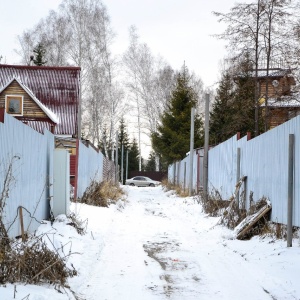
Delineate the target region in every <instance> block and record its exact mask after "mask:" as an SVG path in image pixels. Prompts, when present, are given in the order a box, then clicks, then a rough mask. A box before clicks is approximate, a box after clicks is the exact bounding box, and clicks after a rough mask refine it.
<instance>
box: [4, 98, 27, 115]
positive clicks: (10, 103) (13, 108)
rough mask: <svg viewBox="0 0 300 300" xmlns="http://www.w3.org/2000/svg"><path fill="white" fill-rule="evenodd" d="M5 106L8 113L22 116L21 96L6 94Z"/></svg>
mask: <svg viewBox="0 0 300 300" xmlns="http://www.w3.org/2000/svg"><path fill="white" fill-rule="evenodd" d="M5 107H6V112H7V113H8V114H11V115H14V116H23V96H14V95H9V96H6V97H5Z"/></svg>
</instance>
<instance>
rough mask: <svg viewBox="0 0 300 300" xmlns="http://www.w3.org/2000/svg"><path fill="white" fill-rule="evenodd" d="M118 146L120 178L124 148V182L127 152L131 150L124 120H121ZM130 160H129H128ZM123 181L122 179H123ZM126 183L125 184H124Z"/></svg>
mask: <svg viewBox="0 0 300 300" xmlns="http://www.w3.org/2000/svg"><path fill="white" fill-rule="evenodd" d="M118 133H119V134H118V137H119V141H118V145H119V151H118V164H119V166H120V176H121V174H122V171H121V166H122V146H123V180H125V176H126V152H127V150H129V138H128V134H127V129H126V124H125V120H124V118H121V121H120V126H119V130H118ZM128 160H129V159H128ZM121 181H122V179H121ZM123 183H124V182H123Z"/></svg>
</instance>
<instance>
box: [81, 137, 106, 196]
mask: <svg viewBox="0 0 300 300" xmlns="http://www.w3.org/2000/svg"><path fill="white" fill-rule="evenodd" d="M103 159H104V156H103V154H102V153H101V152H97V151H95V149H93V148H92V147H87V146H85V145H84V144H83V143H82V142H80V143H79V159H78V183H77V184H78V185H77V197H78V198H81V197H82V196H83V194H84V192H85V190H86V188H87V187H88V186H89V185H90V183H91V182H92V181H93V180H95V181H98V182H99V181H103Z"/></svg>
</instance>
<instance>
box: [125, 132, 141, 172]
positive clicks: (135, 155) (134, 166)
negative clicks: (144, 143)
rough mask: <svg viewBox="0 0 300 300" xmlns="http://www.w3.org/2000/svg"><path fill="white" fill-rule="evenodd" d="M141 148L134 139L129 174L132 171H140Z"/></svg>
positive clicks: (129, 159) (130, 154)
mask: <svg viewBox="0 0 300 300" xmlns="http://www.w3.org/2000/svg"><path fill="white" fill-rule="evenodd" d="M139 153H140V152H139V147H138V143H137V140H136V139H135V138H134V139H133V141H132V143H131V145H130V147H129V153H128V173H129V172H130V171H138V169H139Z"/></svg>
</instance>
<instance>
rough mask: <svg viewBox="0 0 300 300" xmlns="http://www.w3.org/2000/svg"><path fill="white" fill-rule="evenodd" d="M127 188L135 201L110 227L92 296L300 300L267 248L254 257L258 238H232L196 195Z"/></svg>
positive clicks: (109, 299) (104, 299)
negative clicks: (275, 269)
mask: <svg viewBox="0 0 300 300" xmlns="http://www.w3.org/2000/svg"><path fill="white" fill-rule="evenodd" d="M125 188H126V190H127V193H128V202H127V204H126V205H125V208H124V209H121V210H116V212H115V214H114V217H113V218H112V221H111V224H110V226H108V227H106V232H105V234H103V236H104V237H105V239H104V246H103V249H102V252H101V253H100V255H99V257H97V260H96V261H95V264H94V266H93V272H92V273H91V274H90V276H89V277H88V278H86V282H85V283H84V285H83V286H82V289H81V292H80V294H81V295H84V296H85V299H95V300H96V299H97V300H98V299H101V300H119V299H120V300H127V299H128V300H132V299H137V300H139V299H141V300H142V299H143V300H146V299H178V300H179V299H180V300H183V299H189V300H190V299H203V300H204V299H210V300H211V299H249V300H250V299H251V300H253V299H299V298H297V297H298V296H294V295H293V292H292V290H291V291H290V290H289V289H290V288H289V287H287V290H286V283H285V282H281V278H280V277H279V279H276V276H275V277H274V278H273V279H272V276H273V275H274V274H272V273H271V274H269V273H268V270H265V263H264V262H263V258H264V257H263V256H262V257H261V260H262V263H260V258H259V259H257V258H258V257H259V255H261V253H259V254H258V255H256V256H255V257H256V260H254V261H251V262H249V259H251V253H252V254H253V253H254V252H255V249H251V243H250V244H248V245H247V243H249V242H242V241H236V240H232V239H231V235H232V232H231V231H229V230H226V229H225V228H223V227H220V226H214V225H215V224H216V223H217V221H218V219H217V218H209V217H205V215H203V213H202V212H201V207H200V205H198V204H197V203H195V201H193V200H192V199H191V198H187V199H183V198H181V199H180V198H178V197H175V196H174V195H173V194H172V193H171V192H168V193H164V192H163V191H162V188H161V187H158V188H137V187H125ZM95 224H96V222H95ZM95 224H94V222H93V226H95ZM99 226H100V227H101V220H99ZM99 231H101V229H100V228H99ZM237 243H239V244H245V246H246V248H244V247H241V250H238V249H237V248H236V247H234V245H235V244H237ZM254 245H256V243H255V244H253V246H254ZM297 253H298V254H299V248H298V252H297ZM274 255H276V252H275V253H274ZM299 272H300V271H299ZM294 288H296V286H295V287H294ZM297 288H298V294H297V293H296V294H295V295H299V287H297ZM278 289H279V292H278V291H277V290H278ZM292 289H293V288H292ZM289 293H290V294H289Z"/></svg>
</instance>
